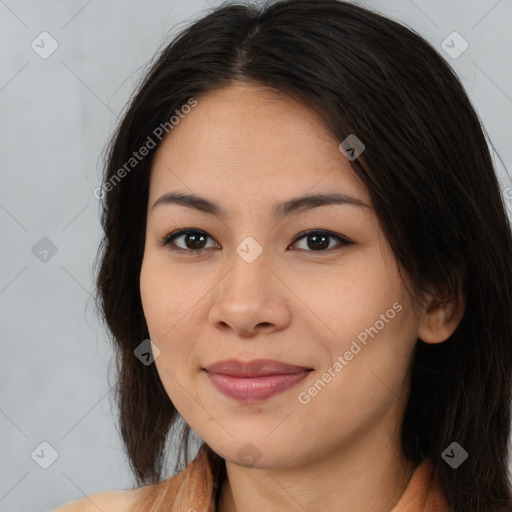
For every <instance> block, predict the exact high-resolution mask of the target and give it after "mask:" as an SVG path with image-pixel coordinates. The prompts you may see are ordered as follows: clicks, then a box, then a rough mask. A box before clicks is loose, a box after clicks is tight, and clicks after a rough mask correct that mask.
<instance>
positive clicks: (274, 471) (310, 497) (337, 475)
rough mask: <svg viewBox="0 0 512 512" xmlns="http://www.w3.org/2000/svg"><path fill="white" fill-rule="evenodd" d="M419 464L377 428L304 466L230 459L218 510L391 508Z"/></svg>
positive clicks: (370, 511)
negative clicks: (260, 465) (256, 465)
mask: <svg viewBox="0 0 512 512" xmlns="http://www.w3.org/2000/svg"><path fill="white" fill-rule="evenodd" d="M415 468H416V467H415V465H414V464H412V463H411V462H410V461H407V460H404V459H403V458H402V457H401V456H400V450H399V449H398V448H397V446H396V445H395V443H392V442H391V441H390V439H389V436H386V435H380V436H379V435H378V434H377V433H376V432H370V433H369V434H368V435H367V436H361V437H360V439H358V440H355V439H354V440H352V441H351V442H350V443H347V446H343V447H342V448H340V449H338V450H332V451H331V452H330V453H329V454H328V455H326V454H323V455H322V456H318V455H317V456H312V457H311V458H310V459H309V460H308V463H307V464H302V465H300V466H294V467H286V468H282V467H272V468H270V467H269V468H267V469H259V468H248V467H243V466H239V465H237V464H234V463H232V462H230V461H228V460H226V479H225V480H224V483H223V485H222V489H221V493H220V496H219V501H218V504H217V511H218V512H259V511H261V510H265V511H268V512H278V511H282V510H293V511H295V510H296V511H297V512H303V511H304V510H307V511H308V512H315V511H322V512H335V511H336V512H339V511H340V510H343V511H344V512H389V511H391V510H392V509H393V507H394V506H395V505H396V503H397V502H398V500H399V499H400V497H401V496H402V494H403V492H404V491H405V489H406V487H407V485H408V483H409V481H410V479H411V476H412V474H413V472H414V470H415Z"/></svg>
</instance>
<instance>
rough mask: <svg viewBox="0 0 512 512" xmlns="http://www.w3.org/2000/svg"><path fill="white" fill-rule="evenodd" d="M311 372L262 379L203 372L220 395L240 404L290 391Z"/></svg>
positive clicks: (305, 371)
mask: <svg viewBox="0 0 512 512" xmlns="http://www.w3.org/2000/svg"><path fill="white" fill-rule="evenodd" d="M310 371H311V370H304V371H303V372H298V373H290V374H280V375H266V376H262V377H233V376H231V375H222V374H220V373H210V372H208V371H206V370H205V373H206V375H208V377H209V378H210V380H211V382H212V384H213V385H214V386H215V388H217V389H218V390H219V391H220V392H221V393H224V394H225V395H226V396H228V397H230V398H234V399H235V400H239V401H240V402H260V401H262V400H266V399H267V398H270V397H271V396H273V395H275V394H277V393H281V392H282V391H285V390H286V389H290V388H291V387H293V386H295V384H297V383H298V382H300V381H301V380H302V379H304V378H305V377H306V376H307V375H308V374H309V372H310Z"/></svg>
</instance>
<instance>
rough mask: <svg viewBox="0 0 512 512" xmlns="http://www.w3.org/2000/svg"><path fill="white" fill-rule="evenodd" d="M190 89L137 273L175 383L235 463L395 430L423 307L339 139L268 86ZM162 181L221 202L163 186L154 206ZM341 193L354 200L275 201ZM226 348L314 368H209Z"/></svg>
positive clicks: (290, 456)
mask: <svg viewBox="0 0 512 512" xmlns="http://www.w3.org/2000/svg"><path fill="white" fill-rule="evenodd" d="M197 101H198V103H197V105H196V106H195V107H194V108H193V109H190V112H189V113H188V114H187V115H186V116H183V118H182V119H181V120H180V121H179V124H177V125H176V126H175V127H174V128H173V130H172V131H171V132H170V133H169V134H168V135H167V137H166V138H165V139H164V141H163V142H162V144H161V146H160V147H159V148H158V151H157V153H156V155H155V159H154V161H153V167H152V171H151V179H150V194H149V203H148V212H147V231H146V242H145V249H144V258H143V263H142V269H141V274H140V292H141V298H142V304H143V309H144V315H145V318H146V321H147V324H148V329H149V333H150V337H151V340H152V342H153V343H154V344H155V345H156V346H157V347H158V348H159V350H160V355H158V357H157V358H156V360H155V364H156V367H157V370H158V374H159V376H160V378H161V380H162V383H163V385H164V387H165V389H166V391H167V393H168V395H169V398H170V399H171V401H172V402H173V404H174V405H175V407H176V408H177V410H178V411H179V413H180V414H181V416H182V417H183V418H184V420H185V421H186V422H187V423H188V424H189V425H190V426H191V427H192V429H193V430H194V431H195V432H196V433H197V434H198V435H199V436H200V437H201V438H202V439H204V440H205V441H206V442H207V443H208V444H209V445H210V446H211V447H212V448H213V450H215V451H216V452H217V453H218V454H219V455H221V456H222V457H223V458H225V459H226V460H229V461H232V462H234V463H236V464H241V465H244V464H247V465H253V466H256V467H260V468H265V467H277V466H280V467H286V466H292V465H298V464H303V463H306V462H311V461H313V460H314V459H320V458H322V457H325V456H327V455H329V454H332V453H341V452H342V451H344V450H348V449H350V446H355V443H356V442H357V440H358V439H361V438H364V437H370V436H372V438H374V439H379V440H382V439H388V440H389V439H390V438H391V437H392V436H393V435H394V433H395V431H396V428H397V425H399V424H400V422H401V417H402V414H403V410H404V407H405V403H406V401H407V392H408V372H409V363H410V360H411V357H412V351H413V348H414V345H415V342H416V339H417V336H418V325H419V318H418V315H417V313H416V312H415V310H414V309H413V307H412V304H411V301H410V299H409V298H408V295H407V293H406V291H405V288H404V285H403V282H402V280H401V278H400V276H399V273H398V268H397V264H396V261H395V259H394V257H393V254H392V252H391V250H390V247H389V246H388V243H387V241H386V239H385V237H384V235H383V233H382V231H381V229H380V227H379V224H378V221H377V217H376V215H375V212H374V210H373V208H372V205H371V203H370V198H369V196H368V193H367V190H366V188H365V186H364V185H363V184H362V182H360V180H359V179H358V177H357V176H356V174H355V173H354V172H353V171H352V169H351V166H350V162H349V160H348V159H347V158H346V157H345V155H344V154H342V153H341V151H340V150H339V148H338V146H339V144H340V142H341V141H339V140H336V139H335V138H334V137H333V136H332V135H331V134H330V133H329V132H328V131H327V129H326V128H325V127H324V126H323V125H322V123H321V120H320V118H319V117H318V115H317V114H316V113H315V112H313V111H312V110H310V109H308V108H306V107H304V106H303V105H301V104H299V103H296V102H295V101H294V100H292V99H290V98H289V97H287V96H284V95H282V94H279V93H276V92H273V91H271V90H268V89H264V88H262V87H257V86H254V85H242V84H237V85H233V86H230V87H228V88H223V89H220V90H217V91H214V92H209V93H207V94H205V95H203V96H200V97H198V98H197ZM365 142H366V141H365ZM168 193H176V194H178V193H179V194H193V195H195V196H198V197H200V198H203V199H204V200H206V201H208V202H209V203H214V204H215V205H216V206H217V208H218V210H220V211H221V212H222V214H221V213H220V212H219V211H214V210H213V209H212V208H211V207H210V208H209V210H210V211H205V209H199V208H197V207H196V206H197V204H196V205H195V206H194V205H192V204H188V205H184V204H178V203H177V202H173V201H170V200H169V201H165V200H160V201H159V204H158V205H156V206H155V207H154V204H155V202H156V201H157V200H158V199H159V198H161V197H162V196H163V195H164V194H168ZM333 193H335V194H343V195H345V196H350V197H351V198H353V199H354V200H353V201H352V202H340V203H332V204H326V203H325V202H322V201H316V202H311V201H310V202H305V203H302V206H300V204H299V206H300V207H296V208H277V207H276V205H280V204H281V203H286V202H287V201H290V200H291V199H292V198H293V199H304V198H305V197H306V196H309V195H313V194H333ZM182 203H183V202H182ZM358 203H360V204H358ZM203 204H204V203H203ZM295 206H297V204H296V205H295ZM180 229H187V230H189V231H190V232H189V233H188V234H187V233H185V234H183V233H181V234H180V233H176V231H177V230H180ZM169 235H171V236H169ZM166 242H167V243H166ZM232 358H234V359H238V360H239V361H242V362H247V361H252V360H255V359H271V360H276V361H280V362H284V363H287V364H290V365H295V366H298V367H301V368H305V369H307V370H308V371H301V372H297V373H295V374H293V375H290V374H288V375H281V376H279V377H274V380H273V381H272V378H269V377H268V376H267V377H261V376H260V378H259V381H258V379H255V378H252V379H251V380H252V383H249V382H248V381H249V378H245V381H244V382H242V378H236V377H226V376H224V377H222V376H220V375H218V374H217V376H216V377H215V376H214V375H213V378H212V373H210V375H209V374H208V372H206V371H205V370H204V369H205V368H206V367H209V366H210V365H212V364H213V363H216V362H218V361H221V360H226V359H232ZM283 372H284V370H283ZM283 372H281V373H283ZM274 373H276V372H274ZM277 373H279V371H278V372H277ZM257 381H258V382H257ZM222 385H226V386H228V387H229V386H231V388H230V389H231V390H232V391H231V393H229V392H228V393H227V394H226V393H225V392H223V391H221V390H219V387H217V386H222ZM233 387H234V388H235V390H234V391H233ZM255 388H258V389H260V390H262V389H263V390H264V391H265V393H261V394H257V390H256V391H255ZM247 389H250V390H252V391H250V392H247V391H246V390H247ZM237 390H238V394H237Z"/></svg>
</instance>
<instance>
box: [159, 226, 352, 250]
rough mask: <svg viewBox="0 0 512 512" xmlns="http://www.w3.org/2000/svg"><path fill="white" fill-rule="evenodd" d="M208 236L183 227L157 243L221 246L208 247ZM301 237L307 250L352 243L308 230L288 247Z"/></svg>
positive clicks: (192, 247)
mask: <svg viewBox="0 0 512 512" xmlns="http://www.w3.org/2000/svg"><path fill="white" fill-rule="evenodd" d="M208 238H210V239H212V238H211V237H210V235H208V233H206V232H204V231H202V230H200V229H192V228H185V229H178V230H177V231H173V232H172V233H169V234H168V235H166V236H165V237H164V238H163V240H161V241H160V242H159V243H160V245H163V246H169V250H171V251H186V252H199V251H201V250H204V249H211V248H216V249H220V248H221V246H220V244H219V243H217V242H213V246H210V247H208V246H207V244H206V241H207V239H208ZM179 239H183V240H182V243H183V245H181V246H180V245H179V244H177V243H176V240H179ZM301 239H306V247H299V249H301V250H309V252H327V250H332V249H336V248H337V247H336V245H338V246H340V245H341V247H343V246H345V245H351V244H352V242H351V241H350V240H347V239H346V238H344V237H342V236H340V235H336V234H334V233H331V232H329V231H323V230H310V231H304V232H303V233H301V234H300V235H298V236H297V237H296V238H295V240H294V241H293V242H292V243H291V244H290V245H289V246H288V248H289V247H292V246H293V245H296V244H297V243H298V241H300V240H301ZM332 239H336V240H338V242H339V243H338V244H336V245H334V247H333V246H332V245H331V243H330V240H332ZM212 240H213V239H212ZM341 247H338V248H341Z"/></svg>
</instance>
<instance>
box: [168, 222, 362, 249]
mask: <svg viewBox="0 0 512 512" xmlns="http://www.w3.org/2000/svg"><path fill="white" fill-rule="evenodd" d="M191 233H199V234H202V235H205V236H206V237H208V238H212V237H210V235H208V233H206V232H205V231H202V230H201V229H193V228H184V229H178V230H176V231H173V232H172V233H169V234H168V235H166V236H165V237H164V238H163V239H162V240H160V241H159V245H162V246H165V247H167V249H168V250H170V251H173V252H188V253H200V252H202V251H206V250H207V249H212V247H207V248H202V249H195V250H194V249H183V248H182V247H176V246H175V245H174V244H173V242H174V240H175V239H176V238H179V237H180V236H183V235H188V234H191ZM312 234H317V235H318V234H321V235H327V236H328V237H330V238H337V239H338V240H339V241H340V242H342V243H341V245H338V246H334V248H333V247H329V248H328V249H319V250H318V251H313V250H308V249H300V250H301V251H306V252H312V253H321V252H330V251H332V250H339V249H342V248H343V247H345V246H346V245H352V243H353V242H351V241H350V240H348V239H346V238H344V237H342V236H340V235H337V234H335V233H332V232H330V231H326V230H321V229H310V230H308V231H303V232H301V233H299V234H298V235H297V236H296V237H295V239H294V240H293V242H292V243H291V244H290V245H293V244H295V243H297V242H298V241H299V240H301V239H302V238H306V237H307V236H308V235H312ZM169 244H173V245H174V246H171V245H169Z"/></svg>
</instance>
